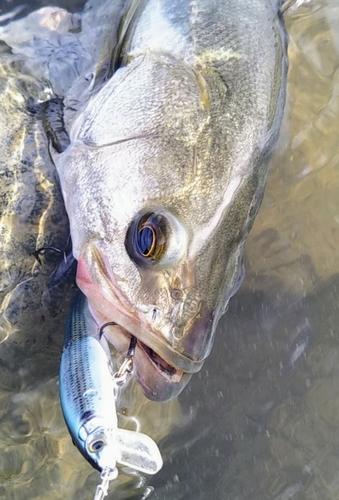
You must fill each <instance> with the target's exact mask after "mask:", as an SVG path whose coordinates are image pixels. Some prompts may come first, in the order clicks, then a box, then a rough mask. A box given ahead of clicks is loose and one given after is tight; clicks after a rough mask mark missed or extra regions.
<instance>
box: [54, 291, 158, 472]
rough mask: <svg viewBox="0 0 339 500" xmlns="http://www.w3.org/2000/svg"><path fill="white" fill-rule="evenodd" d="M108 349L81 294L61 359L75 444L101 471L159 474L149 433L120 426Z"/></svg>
mask: <svg viewBox="0 0 339 500" xmlns="http://www.w3.org/2000/svg"><path fill="white" fill-rule="evenodd" d="M113 375H114V369H113V363H112V359H111V356H110V352H109V347H108V345H107V342H106V340H105V338H104V337H103V336H100V331H98V329H97V325H96V323H95V322H94V320H93V318H92V316H91V314H90V313H89V310H88V305H87V299H86V297H85V296H84V295H83V294H82V293H81V292H78V294H77V295H76V297H75V298H74V300H73V303H72V307H71V311H70V313H69V315H68V319H67V323H66V328H65V336H64V346H63V351H62V356H61V363H60V374H59V390H60V401H61V408H62V411H63V415H64V418H65V422H66V425H67V427H68V430H69V432H70V435H71V436H72V439H73V442H74V444H75V446H76V447H77V448H78V450H79V451H80V452H81V454H82V455H83V456H84V457H85V458H86V460H87V461H88V462H89V463H90V464H91V465H92V466H93V467H94V468H95V469H97V470H99V471H100V472H105V473H107V472H111V473H114V472H115V471H116V464H117V463H119V464H121V465H125V466H127V467H131V468H133V469H135V470H138V471H140V472H144V473H147V474H155V473H157V472H158V471H159V470H160V469H161V467H162V464H163V462H162V457H161V454H160V451H159V448H158V446H157V444H156V443H155V442H154V441H153V439H151V438H150V437H149V436H147V435H146V434H143V433H142V432H139V431H132V430H127V429H120V428H119V427H118V418H117V408H116V400H117V397H118V392H119V391H118V386H117V384H116V383H115V381H114V377H113Z"/></svg>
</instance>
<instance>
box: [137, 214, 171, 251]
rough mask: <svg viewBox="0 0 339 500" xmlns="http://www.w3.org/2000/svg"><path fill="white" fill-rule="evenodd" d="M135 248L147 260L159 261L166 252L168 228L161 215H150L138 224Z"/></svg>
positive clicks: (145, 216)
mask: <svg viewBox="0 0 339 500" xmlns="http://www.w3.org/2000/svg"><path fill="white" fill-rule="evenodd" d="M136 229H137V231H136V234H135V236H136V237H135V241H134V246H135V249H136V250H137V252H138V253H139V255H141V256H142V257H143V258H145V259H152V260H159V259H160V258H161V256H162V255H163V253H164V251H165V242H166V237H165V233H166V231H165V230H166V226H165V221H164V218H163V217H162V216H161V215H156V214H151V213H148V214H146V215H144V216H143V217H142V218H141V219H140V220H139V223H138V224H137V227H136Z"/></svg>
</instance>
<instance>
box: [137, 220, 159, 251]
mask: <svg viewBox="0 0 339 500" xmlns="http://www.w3.org/2000/svg"><path fill="white" fill-rule="evenodd" d="M155 240H156V238H155V234H154V229H153V228H151V227H149V226H145V227H142V228H141V229H140V230H139V232H138V239H137V244H138V249H139V251H140V253H141V255H142V256H143V257H150V256H151V255H152V253H153V251H154V248H155Z"/></svg>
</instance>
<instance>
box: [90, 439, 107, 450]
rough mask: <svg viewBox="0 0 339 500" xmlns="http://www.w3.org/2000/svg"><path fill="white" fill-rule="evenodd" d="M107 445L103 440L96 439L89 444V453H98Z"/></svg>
mask: <svg viewBox="0 0 339 500" xmlns="http://www.w3.org/2000/svg"><path fill="white" fill-rule="evenodd" d="M105 445H106V441H105V440H104V439H103V438H98V439H94V440H93V441H91V442H90V443H88V451H90V452H91V453H98V452H99V451H101V450H102V449H103V447H104V446H105Z"/></svg>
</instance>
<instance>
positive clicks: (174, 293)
mask: <svg viewBox="0 0 339 500" xmlns="http://www.w3.org/2000/svg"><path fill="white" fill-rule="evenodd" d="M171 297H172V299H174V300H181V299H182V297H183V293H182V290H179V288H173V290H172V291H171Z"/></svg>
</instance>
